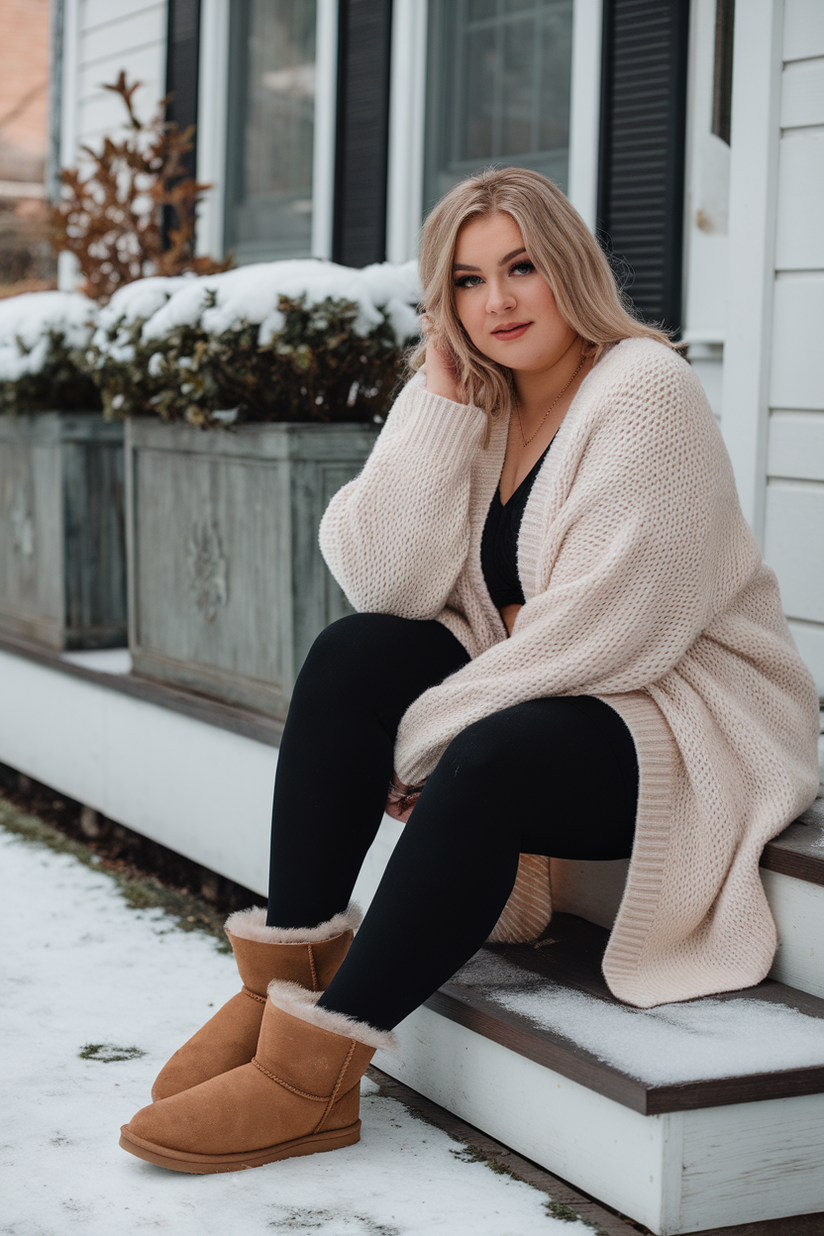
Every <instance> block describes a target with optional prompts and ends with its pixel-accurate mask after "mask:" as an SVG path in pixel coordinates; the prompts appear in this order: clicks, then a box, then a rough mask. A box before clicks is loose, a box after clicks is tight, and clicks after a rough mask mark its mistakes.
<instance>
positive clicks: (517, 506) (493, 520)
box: [481, 442, 552, 609]
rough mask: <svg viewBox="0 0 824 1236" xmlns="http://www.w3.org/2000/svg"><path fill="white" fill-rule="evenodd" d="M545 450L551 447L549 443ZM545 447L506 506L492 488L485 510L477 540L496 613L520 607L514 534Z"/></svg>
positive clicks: (498, 489)
mask: <svg viewBox="0 0 824 1236" xmlns="http://www.w3.org/2000/svg"><path fill="white" fill-rule="evenodd" d="M549 446H552V443H551V442H550V444H549ZM549 446H548V447H547V448H546V451H544V453H543V455H542V456H541V458H540V459H539V460H538V462H537V463H536V464H535V467H534V468H533V469H532V470H531V472H530V473H529V475H528V476H525V477H524V479H523V480H522V481H521V483H520V485H519V486H518V488H517V489H516V490H515V492H514V493H513V495H512V497H511V498H510V499H509V501H508V502H507V504H506V506H504V504H503V502H501V491H500V488H499V487H496V489H495V493H494V495H493V498H492V502H491V504H490V507H489V513H488V515H487V517H486V523H485V524H484V531H483V536H482V537H481V570H482V571H483V576H484V581H485V583H486V586H487V588H488V589H489V595H490V596H491V597H492V601H493V603H494V604H495V606H496V607H497V608H498V609H503V607H504V606H505V605H523V604H524V590H523V588H522V587H521V581H520V579H519V578H518V533H519V532H520V530H521V520H522V519H523V515H524V509H525V507H526V504H527V499H528V498H529V495H530V493H531V491H532V486H533V484H534V482H535V477H536V476H537V475H538V472H539V470H540V467H541V464H542V463H543V462H544V460H545V459H546V454H547V451H548V450H549Z"/></svg>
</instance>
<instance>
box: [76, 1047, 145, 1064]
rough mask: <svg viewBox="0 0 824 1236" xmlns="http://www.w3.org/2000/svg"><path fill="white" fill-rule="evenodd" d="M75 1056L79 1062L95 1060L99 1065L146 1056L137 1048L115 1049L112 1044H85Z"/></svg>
mask: <svg viewBox="0 0 824 1236" xmlns="http://www.w3.org/2000/svg"><path fill="white" fill-rule="evenodd" d="M77 1054H78V1056H79V1057H80V1059H81V1060H97V1061H98V1063H100V1064H114V1063H115V1062H116V1061H118V1060H139V1059H140V1057H141V1056H145V1055H146V1053H145V1051H142V1050H141V1049H140V1048H139V1047H115V1045H114V1043H87V1044H86V1045H85V1047H81V1048H80V1051H79V1052H78V1053H77Z"/></svg>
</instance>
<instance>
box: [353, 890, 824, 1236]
mask: <svg viewBox="0 0 824 1236" xmlns="http://www.w3.org/2000/svg"><path fill="white" fill-rule="evenodd" d="M607 938H608V932H607V931H606V930H605V929H603V928H599V927H598V926H596V925H595V924H592V923H589V922H587V921H586V920H584V919H581V918H577V917H575V916H573V915H565V914H557V915H556V916H555V917H554V918H553V921H552V924H551V926H550V928H549V931H548V938H545V940H544V941H542V942H540V943H539V945H538V946H531V947H529V946H518V947H495V948H488V949H482V950H481V952H480V953H479V954H477V955H476V957H475V958H473V959H472V961H470V962H469V963H468V964H467V966H465V967H464V968H463V970H461V971H459V972H458V974H456V975H455V976H454V978H453V979H452V980H451V981H450V982H449V983H447V984H445V985H444V986H443V987H442V988H441V990H440V991H438V992H437V993H436V994H435V995H434V996H433V997H432V998H431V999H430V1000H429V1001H427V1004H426V1005H425V1006H424V1007H423V1008H421V1009H419V1010H417V1011H416V1012H415V1013H413V1014H412V1016H410V1017H409V1018H407V1020H406V1021H405V1022H403V1023H402V1025H401V1026H400V1027H399V1028H398V1037H399V1040H400V1049H399V1051H398V1052H397V1053H388V1052H380V1053H378V1055H377V1056H376V1059H375V1063H376V1065H377V1067H378V1068H380V1069H382V1070H383V1071H384V1072H386V1073H389V1074H390V1076H393V1077H396V1078H397V1079H398V1080H399V1081H402V1082H404V1083H405V1084H406V1085H408V1086H411V1087H412V1088H413V1089H415V1090H417V1091H419V1092H420V1093H422V1094H424V1095H426V1096H427V1097H428V1098H430V1099H432V1100H434V1101H435V1102H436V1103H439V1104H440V1105H441V1106H443V1107H445V1108H447V1109H448V1110H449V1111H451V1112H453V1113H455V1114H456V1115H457V1116H459V1117H460V1118H461V1119H463V1120H467V1121H469V1122H470V1123H472V1124H474V1125H476V1126H477V1127H479V1128H481V1129H483V1130H484V1131H485V1132H486V1133H488V1134H489V1135H490V1136H492V1137H495V1138H498V1139H499V1140H500V1141H502V1142H504V1143H505V1144H506V1145H508V1146H510V1147H512V1149H513V1150H515V1151H517V1152H518V1153H520V1154H523V1155H526V1156H527V1157H528V1158H530V1159H532V1160H534V1161H535V1162H537V1163H539V1164H541V1165H542V1166H543V1167H545V1168H547V1169H548V1170H549V1171H551V1172H553V1173H554V1174H556V1175H558V1176H561V1177H562V1178H564V1179H566V1180H569V1181H570V1182H571V1183H572V1184H574V1185H575V1186H576V1187H577V1188H580V1189H583V1190H585V1191H586V1192H588V1193H591V1194H592V1195H594V1196H596V1197H597V1198H599V1200H601V1201H602V1202H605V1203H606V1204H608V1205H610V1206H613V1207H614V1208H615V1209H616V1210H618V1211H620V1212H621V1213H622V1214H625V1215H629V1216H630V1217H631V1218H633V1219H635V1220H637V1221H639V1222H641V1223H644V1224H645V1225H646V1226H647V1227H649V1228H650V1229H651V1230H652V1231H653V1232H656V1233H660V1234H661V1236H675V1234H676V1233H687V1232H700V1231H702V1230H706V1229H708V1228H714V1227H719V1226H724V1225H734V1224H743V1223H754V1222H757V1221H759V1220H766V1219H775V1218H781V1217H785V1216H790V1215H800V1214H808V1215H809V1214H811V1213H818V1212H819V1211H824V1172H822V1170H821V1164H822V1162H824V1000H821V999H818V998H816V997H814V996H811V995H809V994H808V993H805V992H800V991H796V990H794V989H792V988H789V987H787V986H785V985H784V984H781V983H778V982H776V981H774V980H771V979H768V980H766V981H765V982H764V983H762V984H760V985H759V986H758V987H754V988H750V989H748V990H745V991H740V992H730V993H725V994H723V995H720V996H714V997H710V998H707V999H704V1000H696V1001H690V1002H684V1003H681V1004H678V1005H669V1006H661V1007H659V1008H658V1009H653V1010H638V1009H634V1008H630V1007H628V1006H626V1005H622V1004H621V1003H620V1002H619V1001H617V1000H615V998H614V997H613V996H612V995H611V994H610V992H609V990H608V989H607V987H606V984H605V982H604V979H603V976H602V974H601V959H602V956H603V952H604V948H605V946H606V942H607ZM799 1030H800V1031H801V1037H802V1038H803V1040H804V1043H803V1052H801V1051H800V1052H799V1053H798V1055H797V1056H796V1057H795V1059H793V1057H792V1056H791V1055H790V1054H788V1052H787V1051H786V1050H785V1048H786V1042H787V1039H788V1037H789V1036H790V1035H794V1034H798V1032H799ZM765 1043H766V1044H767V1045H769V1049H768V1051H767V1052H766V1053H765V1051H764V1046H765ZM724 1049H725V1050H724ZM725 1052H726V1060H725ZM731 1060H732V1064H730V1061H731ZM773 1062H775V1067H773ZM822 1231H824V1215H822Z"/></svg>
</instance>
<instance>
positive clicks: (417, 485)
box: [320, 375, 486, 619]
mask: <svg viewBox="0 0 824 1236" xmlns="http://www.w3.org/2000/svg"><path fill="white" fill-rule="evenodd" d="M424 381H425V379H424V377H423V375H418V376H416V377H415V378H413V379H412V381H411V382H410V383H409V384H408V385H407V386H406V387H405V388H404V390H403V391H402V393H401V395H400V397H399V399H398V400H397V402H396V403H395V405H394V407H393V408H392V411H391V412H390V414H389V417H388V418H387V422H386V425H385V426H384V428H383V430H382V431H381V434H380V436H379V438H378V440H377V442H376V443H375V447H374V449H373V451H372V453H371V455H370V456H369V459H368V460H367V461H366V465H365V467H364V469H363V471H362V472H361V474H360V475H359V476H358V477H356V478H355V480H353V481H350V483H349V484H348V485H345V486H344V487H343V489H341V490H339V491H338V493H337V494H335V496H334V498H333V499H332V501H331V502H330V503H329V506H328V507H327V510H326V513H325V515H324V517H323V520H322V522H321V526H320V547H321V551H322V553H323V556H324V558H325V559H326V562H327V564H328V566H329V569H330V570H331V572H332V574H333V575H334V576H335V579H336V580H337V581H338V583H339V584H340V586H341V587H342V588H343V591H344V592H345V593H346V596H347V597H348V599H349V601H350V602H351V604H352V605H353V606H354V607H355V609H357V610H361V611H369V612H372V613H390V614H396V615H398V616H399V617H401V618H416V619H428V618H435V617H436V616H437V615H438V614H439V613H440V611H441V610H442V609H443V606H444V603H445V601H446V598H447V597H448V596H449V593H450V591H451V590H452V587H453V585H454V583H455V580H456V579H457V577H458V574H459V572H460V571H461V568H462V567H463V564H464V562H465V560H466V555H467V550H468V547H469V531H470V518H469V499H470V481H471V469H472V462H473V460H474V458H475V455H476V453H477V452H478V450H479V449H480V448H481V444H482V442H483V438H484V434H485V432H486V416H485V413H484V412H483V411H482V410H481V409H480V408H476V407H472V406H466V405H464V404H458V403H452V402H451V400H449V399H444V398H442V397H441V396H439V395H433V394H430V392H428V391H427V390H426V388H425V385H424Z"/></svg>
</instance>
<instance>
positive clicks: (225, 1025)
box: [152, 904, 361, 1101]
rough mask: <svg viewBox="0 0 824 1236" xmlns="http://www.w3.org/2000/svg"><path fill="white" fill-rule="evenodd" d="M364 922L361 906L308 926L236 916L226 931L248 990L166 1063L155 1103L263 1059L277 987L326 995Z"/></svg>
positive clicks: (253, 913)
mask: <svg viewBox="0 0 824 1236" xmlns="http://www.w3.org/2000/svg"><path fill="white" fill-rule="evenodd" d="M360 920H361V913H360V910H359V909H358V907H357V906H355V905H354V904H353V905H350V906H349V908H348V909H347V910H346V911H345V912H344V913H343V914H336V915H335V917H334V918H331V919H329V920H328V922H326V923H321V924H320V926H319V927H314V928H308V929H300V928H279V927H267V926H266V925H265V923H266V911H265V910H261V909H259V908H258V907H257V906H254V907H252V909H250V910H240V911H238V912H237V913H235V914H232V915H230V916H229V918H228V919H227V920H226V926H225V931H226V934H227V936H228V937H229V943H230V944H231V946H232V952H233V953H234V955H235V962H236V963H237V968H238V971H239V973H240V978H241V982H242V983H243V987H242V989H241V990H240V991H239V992H238V993H237V994H236V995H234V996H232V998H231V1000H228V1001H227V1002H226V1004H224V1005H223V1007H222V1008H221V1009H219V1010H218V1012H217V1013H215V1015H214V1017H212V1018H210V1020H209V1021H207V1022H206V1024H205V1026H202V1027H201V1029H200V1030H198V1031H197V1033H196V1034H194V1035H193V1036H192V1038H190V1039H189V1040H188V1042H186V1043H184V1044H183V1046H182V1047H181V1048H179V1049H178V1051H176V1052H175V1054H174V1055H173V1056H172V1058H171V1059H170V1060H169V1061H168V1063H167V1064H165V1065H164V1067H163V1068H162V1069H161V1071H160V1073H159V1074H158V1076H157V1078H156V1079H155V1082H154V1085H153V1086H152V1099H153V1100H155V1101H158V1100H160V1099H167V1098H169V1097H170V1096H171V1095H174V1094H179V1093H180V1092H181V1091H183V1090H190V1089H191V1088H192V1086H197V1085H199V1084H200V1083H201V1082H205V1081H209V1079H210V1078H212V1077H217V1076H218V1075H219V1074H220V1073H226V1072H228V1070H229V1069H234V1068H238V1067H239V1066H240V1065H242V1064H248V1063H249V1061H250V1060H251V1059H252V1056H253V1055H254V1054H255V1048H256V1046H257V1041H258V1035H259V1034H260V1026H261V1022H262V1020H263V1010H264V1008H265V1006H266V989H267V988H268V986H269V984H270V982H271V981H272V980H273V979H280V980H283V981H285V982H289V983H296V984H297V985H298V986H300V987H304V988H306V989H307V990H308V991H315V992H321V991H324V990H325V989H326V988H327V987H328V986H329V984H330V983H331V981H332V979H333V978H334V976H335V974H336V973H337V970H338V967H339V966H340V964H341V962H342V961H343V959H344V957H345V956H346V954H347V952H348V951H349V945H350V944H351V943H352V937H353V934H354V932H355V931H356V929H357V927H358V926H359V924H360Z"/></svg>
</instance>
